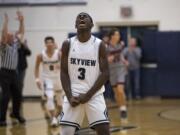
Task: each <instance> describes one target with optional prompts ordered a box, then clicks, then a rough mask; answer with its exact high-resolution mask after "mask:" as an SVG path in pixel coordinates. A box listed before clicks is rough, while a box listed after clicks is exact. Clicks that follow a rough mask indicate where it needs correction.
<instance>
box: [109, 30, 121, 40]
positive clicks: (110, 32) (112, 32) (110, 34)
mask: <svg viewBox="0 0 180 135" xmlns="http://www.w3.org/2000/svg"><path fill="white" fill-rule="evenodd" d="M116 31H118V32H119V29H118V28H112V29H111V30H110V31H109V39H111V37H112V36H113V35H114V33H115V32H116Z"/></svg>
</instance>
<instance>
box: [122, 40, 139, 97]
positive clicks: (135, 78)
mask: <svg viewBox="0 0 180 135" xmlns="http://www.w3.org/2000/svg"><path fill="white" fill-rule="evenodd" d="M123 55H124V57H125V59H126V61H127V62H126V65H127V68H128V77H127V78H128V80H127V81H128V84H129V86H128V88H129V89H128V92H131V95H132V98H134V99H140V98H141V92H140V59H141V57H142V54H141V49H140V48H139V47H138V46H137V39H136V38H134V37H132V38H130V40H129V46H128V47H126V48H125V49H124V50H123Z"/></svg>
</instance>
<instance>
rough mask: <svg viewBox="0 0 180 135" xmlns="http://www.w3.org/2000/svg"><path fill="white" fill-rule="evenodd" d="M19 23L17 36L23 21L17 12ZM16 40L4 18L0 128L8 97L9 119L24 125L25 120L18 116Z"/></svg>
mask: <svg viewBox="0 0 180 135" xmlns="http://www.w3.org/2000/svg"><path fill="white" fill-rule="evenodd" d="M17 15H18V20H19V22H20V27H19V31H18V33H17V34H23V27H24V23H23V22H24V21H23V20H24V19H23V16H22V14H21V13H20V12H17ZM18 48H19V43H18V40H15V38H14V35H13V34H10V33H8V15H7V14H5V16H4V24H3V30H2V39H1V43H0V59H1V61H0V62H1V63H0V86H1V89H2V95H1V101H0V126H6V125H7V123H6V113H7V109H8V103H9V100H10V97H12V103H13V109H12V114H11V117H12V118H15V119H17V120H18V121H19V123H25V119H24V118H23V117H22V116H21V115H20V108H21V99H22V98H21V96H22V95H21V92H20V89H19V87H18V79H17V72H16V70H17V64H18Z"/></svg>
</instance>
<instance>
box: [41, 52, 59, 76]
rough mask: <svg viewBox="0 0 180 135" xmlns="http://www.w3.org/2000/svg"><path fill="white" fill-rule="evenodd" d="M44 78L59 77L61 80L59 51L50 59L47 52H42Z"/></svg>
mask: <svg viewBox="0 0 180 135" xmlns="http://www.w3.org/2000/svg"><path fill="white" fill-rule="evenodd" d="M42 61H43V62H42V63H43V64H42V65H43V66H42V77H43V78H51V77H53V78H54V77H57V78H60V61H59V51H58V49H56V50H55V51H54V54H53V55H52V56H51V57H49V56H48V55H47V53H46V50H43V52H42Z"/></svg>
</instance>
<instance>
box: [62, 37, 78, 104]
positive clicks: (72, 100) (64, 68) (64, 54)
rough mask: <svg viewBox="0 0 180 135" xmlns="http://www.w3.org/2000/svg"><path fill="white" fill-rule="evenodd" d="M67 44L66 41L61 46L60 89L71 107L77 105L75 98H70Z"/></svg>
mask: <svg viewBox="0 0 180 135" xmlns="http://www.w3.org/2000/svg"><path fill="white" fill-rule="evenodd" d="M69 46H70V45H69V42H68V41H67V40H66V41H64V43H63V45H62V56H61V82H62V87H63V89H64V91H65V93H66V96H67V98H68V101H69V103H70V104H71V106H72V107H75V106H77V105H79V100H78V98H77V97H73V96H72V92H71V82H70V78H69V74H68V54H69Z"/></svg>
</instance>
